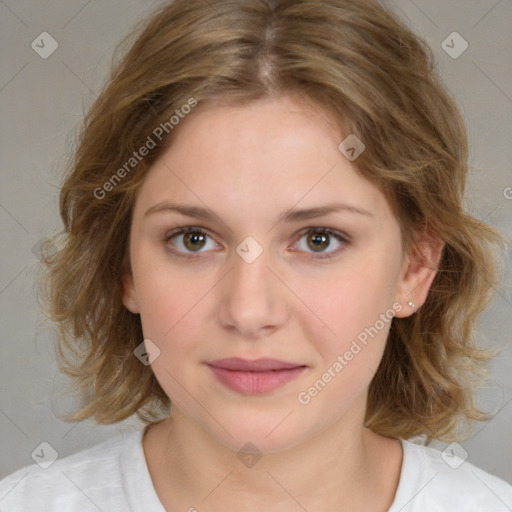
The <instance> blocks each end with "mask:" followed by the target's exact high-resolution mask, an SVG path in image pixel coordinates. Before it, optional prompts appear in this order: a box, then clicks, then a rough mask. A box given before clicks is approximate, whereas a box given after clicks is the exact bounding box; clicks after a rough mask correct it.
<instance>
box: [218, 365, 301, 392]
mask: <svg viewBox="0 0 512 512" xmlns="http://www.w3.org/2000/svg"><path fill="white" fill-rule="evenodd" d="M210 369H211V370H212V371H213V373H214V375H215V376H216V377H217V379H219V380H220V382H222V384H224V385H225V386H227V387H228V388H230V389H232V390H233V391H237V392H238V393H243V394H245V395H262V394H265V393H270V392H272V391H274V390H276V389H278V388H280V387H281V386H284V385H285V384H287V383H288V382H290V381H292V380H293V379H295V378H297V377H298V376H299V375H300V374H301V373H302V372H303V371H304V370H305V369H306V367H305V366H299V367H297V368H289V369H286V370H269V371H265V372H244V371H238V370H226V369H225V368H218V367H217V366H210Z"/></svg>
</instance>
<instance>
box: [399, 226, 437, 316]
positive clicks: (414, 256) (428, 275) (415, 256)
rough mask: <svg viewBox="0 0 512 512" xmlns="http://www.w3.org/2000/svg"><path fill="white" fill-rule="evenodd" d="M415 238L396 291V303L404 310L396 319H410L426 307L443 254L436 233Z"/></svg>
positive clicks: (427, 232)
mask: <svg viewBox="0 0 512 512" xmlns="http://www.w3.org/2000/svg"><path fill="white" fill-rule="evenodd" d="M415 238H416V240H415V242H414V243H413V246H412V248H411V250H410V251H409V253H408V254H406V255H405V257H404V262H403V266H402V272H401V277H400V281H399V283H398V287H397V293H396V301H397V302H398V303H399V304H401V305H402V306H403V307H402V309H401V310H400V311H399V312H398V311H397V312H396V315H395V316H396V317H398V318H405V317H408V316H410V315H412V314H413V313H415V312H416V310H417V309H418V308H420V307H421V306H422V305H423V304H424V303H425V301H426V300H427V295H428V292H429V290H430V286H431V285H432V282H433V281H434V277H435V276H436V273H437V270H438V267H439V263H440V261H441V257H442V254H443V248H444V242H443V241H442V240H441V238H439V236H438V235H436V234H435V233H433V232H431V231H425V232H422V233H420V234H419V235H418V234H417V235H416V237H415ZM412 303H414V305H412Z"/></svg>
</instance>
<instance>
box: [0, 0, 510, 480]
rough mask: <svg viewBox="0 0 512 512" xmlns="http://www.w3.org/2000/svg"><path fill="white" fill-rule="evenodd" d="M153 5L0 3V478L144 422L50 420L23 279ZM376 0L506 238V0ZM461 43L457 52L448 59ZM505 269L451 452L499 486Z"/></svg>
mask: <svg viewBox="0 0 512 512" xmlns="http://www.w3.org/2000/svg"><path fill="white" fill-rule="evenodd" d="M159 3H160V2H156V1H154V0H153V1H148V0H146V1H143V0H103V1H100V0H89V1H87V0H66V1H65V2H64V1H59V0H45V1H43V2H41V1H36V0H16V1H15V0H5V1H0V52H1V69H0V107H1V118H0V129H1V151H0V158H1V166H0V169H1V192H0V223H1V226H2V240H1V247H2V251H1V253H2V255H1V270H2V271H1V277H0V301H1V307H0V314H1V318H2V341H1V371H0V434H1V435H0V442H1V445H0V478H1V477H4V476H6V475H7V474H9V473H11V472H12V471H14V470H15V469H18V468H20V467H22V466H26V465H28V464H32V463H33V460H32V457H31V454H32V453H33V452H34V450H35V449H36V448H37V447H38V446H39V445H40V443H41V442H48V443H49V444H50V445H51V446H52V447H53V448H54V449H55V450H56V451H57V453H58V456H59V457H65V456H67V455H69V454H71V453H73V452H76V451H78V450H79V449H82V448H85V447H88V446H91V445H93V444H96V443H99V442H100V441H102V440H104V439H107V438H109V437H112V436H114V435H117V434H118V432H119V431H126V430H131V429H136V428H140V427H141V424H140V423H138V422H137V421H136V420H135V419H130V420H128V421H126V422H123V423H122V424H118V425H115V426H97V425H95V424H94V423H93V422H89V421H85V422H81V423H78V424H72V423H66V422H64V421H61V420H59V419H58V418H57V416H56V415H57V414H59V413H61V412H64V411H68V410H70V409H71V408H72V406H73V402H72V400H71V399H69V398H66V399H64V398H61V397H60V396H59V395H61V393H62V391H63V389H64V387H63V385H64V383H65V378H64V377H63V376H62V375H61V374H59V372H58V369H57V366H56V363H55V355H54V348H53V339H52V331H51V329H50V328H49V327H48V325H47V324H46V322H45V319H44V317H43V315H42V314H41V313H40V312H38V309H37V304H36V300H35V294H34V276H35V272H36V270H37V266H38V263H39V260H38V256H37V255H38V252H37V246H38V243H40V241H41V240H42V239H44V238H45V237H48V236H49V235H51V234H54V233H55V232H56V231H58V230H60V227H61V225H60V219H59V216H58V194H59V183H60V177H61V174H62V170H63V167H64V159H65V156H66V155H67V154H68V153H69V152H70V150H71V147H72V142H73V134H74V131H75V130H76V128H77V126H78V124H79V123H80V121H81V119H82V117H83V113H84V110H85V109H86V108H87V107H88V106H89V105H90V104H91V103H92V101H93V100H94V98H95V97H96V96H97V94H98V91H99V89H100V87H101V85H102V84H103V83H104V80H105V78H106V75H107V72H108V69H109V66H110V59H111V55H112V52H113V49H114V47H115V45H116V43H118V42H119V41H120V39H121V38H122V37H123V36H124V35H125V34H126V33H127V32H128V31H129V29H130V28H131V27H132V26H133V24H134V23H135V22H137V21H139V20H140V19H141V18H142V17H143V16H144V15H146V14H147V13H149V12H150V11H151V10H152V9H153V8H154V7H155V6H156V5H157V4H159ZM386 3H387V4H388V5H389V6H391V7H393V8H394V9H396V10H398V11H399V12H400V13H401V14H402V15H403V16H404V17H405V19H406V21H408V23H409V24H410V26H411V27H412V28H413V30H414V31H416V32H417V33H419V34H420V35H422V36H423V37H424V38H426V39H427V41H428V42H429V43H430V44H431V46H432V47H433V49H434V52H435V55H436V60H437V65H438V67H439V70H440V73H441V76H442V77H443V80H444V82H445V84H446V86H447V87H448V88H449V90H450V91H451V92H452V93H453V94H454V95H455V97H456V98H457V101H458V103H459V105H460V107H461V109H462V112H463V114H464V117H465V119H466V121H467V123H468V128H469V135H470V142H471V164H472V173H471V183H470V196H469V197H468V208H469V209H470V211H471V212H472V213H473V214H474V215H475V216H477V217H478V218H480V219H482V220H485V221H486V222H489V223H491V224H493V225H494V226H496V227H498V228H500V229H501V230H503V231H504V232H506V233H507V235H508V237H509V238H510V237H511V236H512V220H511V219H512V172H511V162H512V151H511V147H512V122H511V119H512V80H511V79H512V71H511V67H510V64H511V59H510V51H511V48H512V31H511V30H510V26H511V25H512V1H511V0H501V1H498V0H448V1H446V0H428V1H427V0H414V1H412V0H388V1H387V2H386ZM42 32H47V33H48V34H50V35H51V37H52V38H53V39H54V40H55V41H56V43H57V44H58V48H57V49H56V50H55V51H54V53H52V54H51V55H50V56H49V57H47V58H46V59H43V58H42V57H41V56H40V55H39V54H38V53H37V52H36V51H35V50H34V49H33V48H32V46H31V45H32V42H33V41H36V42H37V41H38V40H40V34H41V33H42ZM453 32H457V33H458V34H459V35H455V36H454V35H453ZM45 37H47V36H45ZM38 38H39V39H38ZM447 38H448V39H447ZM454 38H455V39H454ZM47 41H49V39H47ZM443 41H447V43H444V46H445V47H446V46H447V45H448V48H447V49H449V47H452V48H451V50H450V52H451V53H452V55H450V54H449V53H447V51H445V50H444V49H443ZM464 41H466V42H467V44H468V48H467V49H466V51H464V53H462V54H461V55H460V56H458V57H457V58H454V54H455V53H456V52H457V51H459V50H461V49H462V48H463V47H464V46H465V43H464ZM461 45H462V46H461ZM46 48H48V46H46ZM511 267H512V265H511V261H510V259H509V264H508V272H507V276H506V277H505V282H504V284H503V288H502V289H500V290H499V294H498V295H497V296H496V299H495V300H494V302H493V303H492V305H491V306H490V307H489V309H488V310H487V311H486V313H485V314H484V315H483V317H482V322H481V325H480V338H481V342H482V344H483V345H485V346H488V345H492V346H498V347H502V349H503V350H502V352H501V354H500V356H499V357H498V358H497V359H496V360H495V361H494V362H493V364H492V374H491V380H490V382H489V385H488V386H487V387H486V388H485V389H484V390H483V391H482V394H481V396H480V400H481V401H482V403H483V404H484V405H485V406H486V407H487V408H488V409H490V410H495V411H499V412H498V413H497V415H496V416H495V418H494V419H492V420H490V421H489V422H487V423H479V424H477V425H475V429H474V435H473V437H472V439H471V440H469V441H467V442H464V443H462V445H463V447H464V449H465V450H466V451H467V452H468V454H469V458H468V460H469V461H470V462H472V463H474V464H476V465H477V466H480V467H482V468H483V469H485V470H487V471H489V472H491V473H494V474H496V475H498V476H500V477H501V478H503V479H505V480H507V481H508V482H510V483H512V463H511V461H512V371H511V370H512V342H511V334H510V333H511V332H512V292H511V290H512V278H511V274H512V272H511ZM439 446H440V447H441V448H443V447H444V445H441V444H440V445H439Z"/></svg>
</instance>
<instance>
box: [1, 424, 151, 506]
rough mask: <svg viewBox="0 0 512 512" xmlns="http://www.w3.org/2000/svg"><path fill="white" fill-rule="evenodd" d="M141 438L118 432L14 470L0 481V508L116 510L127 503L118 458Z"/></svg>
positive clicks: (120, 462)
mask: <svg viewBox="0 0 512 512" xmlns="http://www.w3.org/2000/svg"><path fill="white" fill-rule="evenodd" d="M140 437H141V433H140V432H128V433H124V434H120V435H118V436H116V437H114V438H112V439H109V440H107V441H104V442H102V443H100V444H97V445H95V446H93V447H92V448H87V449H85V450H82V451H80V452H78V453H75V454H73V455H70V456H68V457H65V458H63V459H56V460H55V461H54V462H53V463H51V465H48V464H46V465H45V464H41V466H39V465H37V464H33V465H31V466H26V467H24V468H22V469H19V470H17V471H15V472H14V473H12V474H11V475H9V476H7V477H6V478H4V479H3V480H1V481H0V511H1V512H4V511H5V512H7V511H9V512H18V511H20V512H21V511H22V510H23V511H26V510H44V511H46V510H48V511H50V510H69V511H74V510H80V511H89V510H95V511H96V512H97V510H98V509H100V510H118V508H116V507H118V506H119V505H120V504H124V503H125V502H126V500H125V498H124V492H123V481H122V480H123V476H122V472H121V464H122V461H121V458H122V457H123V456H125V454H126V453H127V452H129V447H130V445H133V444H134V443H137V442H140ZM42 449H43V448H42ZM48 449H49V448H48ZM43 452H44V449H43ZM45 468H46V469H45ZM113 503H116V507H112V506H111V505H112V504H113ZM126 508H127V507H126ZM119 510H121V509H119Z"/></svg>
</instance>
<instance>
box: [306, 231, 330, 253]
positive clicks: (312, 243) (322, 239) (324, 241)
mask: <svg viewBox="0 0 512 512" xmlns="http://www.w3.org/2000/svg"><path fill="white" fill-rule="evenodd" d="M306 243H307V244H308V247H309V248H310V249H312V250H313V251H315V252H320V251H323V250H324V249H326V248H327V247H329V243H330V236H329V235H328V234H325V233H310V234H309V235H308V238H307V242H306Z"/></svg>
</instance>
